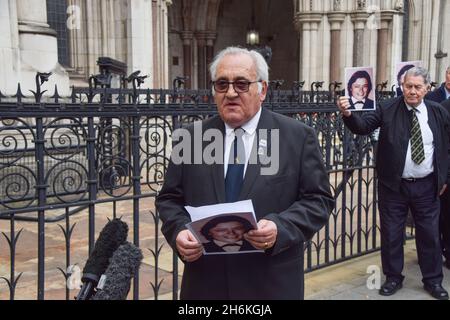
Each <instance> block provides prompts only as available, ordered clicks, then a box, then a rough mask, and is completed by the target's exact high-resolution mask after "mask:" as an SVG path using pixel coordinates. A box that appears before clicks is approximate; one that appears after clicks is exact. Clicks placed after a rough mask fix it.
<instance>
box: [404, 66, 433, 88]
mask: <svg viewBox="0 0 450 320" xmlns="http://www.w3.org/2000/svg"><path fill="white" fill-rule="evenodd" d="M407 77H422V78H423V81H424V82H425V84H426V85H429V84H430V83H431V76H430V73H429V72H428V70H427V69H425V68H422V67H414V68H412V69H409V70H408V71H406V73H405V81H406V78H407Z"/></svg>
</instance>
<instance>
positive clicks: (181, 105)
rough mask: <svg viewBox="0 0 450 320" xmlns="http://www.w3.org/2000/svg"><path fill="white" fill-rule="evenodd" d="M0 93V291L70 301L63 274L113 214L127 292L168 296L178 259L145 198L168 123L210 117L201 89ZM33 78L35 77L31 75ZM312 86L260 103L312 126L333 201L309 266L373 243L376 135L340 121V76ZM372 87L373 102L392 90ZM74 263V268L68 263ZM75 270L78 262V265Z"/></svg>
mask: <svg viewBox="0 0 450 320" xmlns="http://www.w3.org/2000/svg"><path fill="white" fill-rule="evenodd" d="M48 76H49V75H48V74H38V76H37V78H36V80H37V82H36V85H37V88H36V91H34V92H33V96H32V98H26V97H25V96H24V95H23V93H22V92H21V89H20V85H19V87H18V90H17V94H16V95H15V96H14V97H5V96H4V95H2V94H1V93H0V231H2V233H3V236H4V239H1V240H0V276H2V277H1V279H3V283H2V282H0V299H8V298H9V299H15V298H16V297H17V298H27V299H33V298H36V297H37V298H38V299H44V298H48V299H64V298H65V299H71V298H72V297H73V296H74V295H75V290H73V289H71V288H72V287H71V286H70V284H71V282H72V281H73V279H74V276H75V275H76V273H77V272H79V269H77V268H76V266H79V267H83V266H84V263H85V261H86V259H87V257H88V255H89V253H90V252H91V251H92V249H93V246H94V243H95V240H96V235H98V232H99V231H100V230H101V229H102V228H103V225H104V224H105V223H106V222H107V219H111V218H115V217H122V219H123V220H124V221H126V222H127V223H128V224H130V225H131V228H130V238H131V239H132V240H131V241H133V242H134V244H135V245H137V246H139V247H141V248H142V249H143V251H144V261H143V265H142V266H141V268H140V272H139V273H138V274H137V276H136V278H135V280H134V283H133V290H132V298H134V299H139V298H141V299H142V298H154V299H177V297H178V288H179V285H178V284H179V280H180V278H179V275H180V273H181V271H182V269H181V267H182V266H181V264H179V261H178V260H177V259H176V256H175V255H174V254H173V252H172V250H171V249H170V247H169V246H168V245H167V244H166V242H165V240H164V238H163V236H162V235H161V233H160V231H159V228H160V220H159V215H158V212H156V211H155V208H154V198H155V196H156V195H157V192H158V190H159V188H160V186H161V184H162V183H163V181H164V174H165V169H166V167H167V164H168V161H169V156H170V151H171V134H172V132H173V130H175V129H176V128H179V127H181V126H183V125H184V124H186V123H189V122H192V121H195V120H201V119H204V118H207V117H210V116H212V115H214V114H216V107H215V105H214V102H213V98H212V96H211V93H210V92H209V91H208V90H185V89H183V88H182V84H183V82H182V80H180V79H178V80H177V81H175V82H174V84H177V86H174V88H173V89H171V90H165V89H158V90H153V89H139V88H138V85H139V83H140V82H139V79H138V78H135V79H132V81H133V88H132V89H123V88H122V89H107V88H94V87H93V86H91V87H90V88H73V93H72V96H71V97H70V98H62V97H60V96H59V94H58V91H57V88H55V93H54V95H53V96H52V97H51V98H50V99H48V98H47V99H46V100H45V101H44V97H43V92H42V90H41V84H42V83H43V82H45V80H46V79H47V78H48ZM38 80H40V81H38ZM322 84H323V83H320V82H316V83H313V84H312V85H311V88H310V90H308V91H305V90H303V85H304V83H294V85H293V87H292V89H291V90H280V82H277V81H274V82H272V83H271V87H270V90H269V94H268V97H267V99H266V102H265V103H264V107H265V108H269V109H271V110H273V111H275V112H279V113H282V114H285V115H287V116H290V117H293V118H295V119H297V120H298V121H302V122H304V123H306V124H307V125H309V126H312V127H313V128H315V130H316V132H317V135H318V138H319V141H320V146H321V150H322V154H323V159H324V162H325V164H326V167H327V169H328V172H329V178H330V185H331V187H332V190H333V193H334V196H335V199H336V208H335V210H334V211H333V213H332V215H331V217H330V221H329V223H328V225H326V227H325V228H324V229H323V230H321V231H320V232H318V233H317V234H316V235H315V236H314V238H313V239H312V240H311V241H309V242H308V243H307V245H306V246H305V257H306V260H305V261H306V266H305V271H306V272H309V271H312V270H315V269H318V268H322V267H325V266H328V265H331V264H334V263H338V262H340V261H343V260H347V259H351V258H353V257H356V256H360V255H363V254H366V253H370V252H373V251H375V250H377V249H378V247H379V236H378V232H379V230H378V226H377V207H376V203H377V201H376V192H375V190H376V175H375V172H374V163H373V151H374V145H376V136H371V137H356V136H354V135H352V134H350V133H349V132H348V131H347V130H345V129H344V126H343V123H342V120H341V118H340V116H339V115H338V114H337V112H336V111H337V110H336V107H335V97H336V96H337V95H338V94H339V93H340V91H339V84H337V83H335V84H332V86H330V88H329V90H328V91H323V90H322V89H321V86H322ZM379 89H381V91H378V92H377V96H378V98H379V99H384V98H386V97H390V96H391V95H392V94H391V93H390V92H386V91H383V88H379ZM74 266H75V267H74ZM77 270H78V271H77Z"/></svg>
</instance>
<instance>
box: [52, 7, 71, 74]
mask: <svg viewBox="0 0 450 320" xmlns="http://www.w3.org/2000/svg"><path fill="white" fill-rule="evenodd" d="M47 21H48V24H49V25H50V27H51V28H52V29H54V30H56V32H57V34H58V61H59V63H60V64H61V65H63V66H69V65H70V58H69V30H68V29H67V0H47Z"/></svg>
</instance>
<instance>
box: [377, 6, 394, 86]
mask: <svg viewBox="0 0 450 320" xmlns="http://www.w3.org/2000/svg"><path fill="white" fill-rule="evenodd" d="M393 15H394V14H393V12H390V11H383V12H382V13H381V24H380V29H378V44H377V82H378V83H381V82H384V81H387V80H389V71H388V48H389V24H390V22H391V21H392V17H393Z"/></svg>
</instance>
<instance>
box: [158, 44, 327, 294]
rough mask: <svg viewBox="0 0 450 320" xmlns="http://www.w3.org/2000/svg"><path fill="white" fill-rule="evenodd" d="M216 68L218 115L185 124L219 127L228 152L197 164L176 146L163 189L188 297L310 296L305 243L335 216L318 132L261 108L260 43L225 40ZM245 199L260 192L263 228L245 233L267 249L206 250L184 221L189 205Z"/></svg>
mask: <svg viewBox="0 0 450 320" xmlns="http://www.w3.org/2000/svg"><path fill="white" fill-rule="evenodd" d="M210 71H211V78H212V79H213V89H214V92H213V93H214V98H215V102H216V104H217V107H218V111H219V115H218V116H215V117H212V118H210V119H208V120H205V121H203V122H199V123H196V124H194V125H193V126H190V127H188V128H187V130H188V132H190V133H191V134H193V133H194V131H196V130H197V131H198V132H202V133H205V132H208V131H210V130H216V131H219V132H220V135H219V137H220V136H221V137H224V138H223V139H224V144H223V148H222V150H218V153H220V154H221V155H220V156H219V157H217V158H218V162H217V161H215V162H214V163H212V164H209V165H208V164H206V163H204V162H202V163H201V164H190V163H186V161H184V162H181V163H175V162H174V161H175V159H174V154H173V153H174V152H172V157H171V162H170V163H169V167H168V170H167V172H166V176H165V181H164V185H163V187H162V189H161V192H160V193H159V195H158V196H157V199H156V207H157V209H158V211H159V213H160V216H161V219H162V221H163V225H162V232H163V233H164V235H165V237H166V239H167V241H168V242H169V244H170V245H171V246H172V248H173V249H174V250H175V251H176V253H177V254H178V255H179V257H180V258H181V259H182V260H183V261H184V262H185V268H184V273H183V280H182V285H181V298H182V299H206V300H211V299H245V300H248V299H254V300H264V299H302V298H303V292H304V291H303V290H304V289H303V288H304V277H303V243H304V242H305V241H307V240H308V239H310V238H311V237H312V236H313V235H314V234H315V233H316V232H317V231H319V230H320V229H321V228H322V227H323V226H324V225H325V224H326V223H327V221H328V218H329V214H330V212H331V211H332V208H333V205H334V199H333V197H332V195H331V192H330V187H329V180H328V175H327V173H326V170H325V167H324V164H323V159H322V155H321V152H320V150H319V145H318V140H317V137H316V133H315V131H314V130H313V129H312V128H310V127H307V126H306V125H304V124H302V123H300V122H298V121H296V120H294V119H291V118H288V117H285V116H282V115H279V114H276V113H273V112H271V111H269V110H266V109H265V108H262V102H263V101H264V99H265V97H266V93H267V83H268V66H267V63H266V61H265V60H264V58H263V57H262V56H261V55H260V54H259V53H257V52H256V51H248V50H246V49H242V48H234V47H230V48H227V49H225V50H223V51H222V52H220V53H219V54H218V55H217V57H216V58H215V60H214V61H213V63H212V64H211V70H210ZM196 128H197V129H196ZM263 132H265V133H264V134H263ZM262 135H264V136H265V137H266V138H263V137H262ZM199 139H201V137H200V138H199ZM199 139H197V138H195V137H194V139H192V141H194V140H195V141H197V142H199V143H202V140H200V141H198V140H199ZM205 140H206V139H205ZM192 141H191V142H192ZM209 141H211V140H209ZM192 144H194V143H193V142H192ZM201 146H202V148H200V150H197V151H194V152H192V155H191V157H195V155H197V156H201V155H202V151H203V152H204V151H206V149H207V148H206V147H207V146H206V145H205V141H203V144H201ZM205 148H206V149H205ZM268 150H271V157H272V160H273V161H276V162H277V165H276V166H272V165H271V166H272V167H276V168H277V170H275V169H274V170H273V171H272V170H269V171H272V172H269V171H265V170H263V169H266V168H267V164H268V162H266V161H265V160H267V157H266V155H267V154H268V153H267V152H268ZM183 154H184V153H183ZM230 154H231V155H233V156H229V155H230ZM252 155H253V156H254V155H257V157H256V158H257V159H256V160H257V161H253V160H254V158H253V156H252ZM263 158H264V160H263ZM275 158H277V160H274V159H275ZM246 199H251V200H252V202H253V206H254V209H255V215H256V218H257V220H258V229H257V230H252V231H250V232H248V233H246V234H245V235H244V238H245V240H247V241H248V242H250V244H251V245H252V246H253V247H254V248H256V249H260V250H263V252H262V253H261V252H260V253H249V254H235V255H212V256H204V255H203V253H202V252H203V250H202V245H201V244H200V243H198V242H197V241H196V240H195V238H194V237H193V235H192V234H191V232H190V231H188V230H187V229H186V227H185V225H186V223H188V222H190V217H189V215H188V213H187V212H186V210H185V209H184V206H186V205H190V206H194V207H198V206H204V205H211V204H217V203H226V202H236V201H239V200H246Z"/></svg>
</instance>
